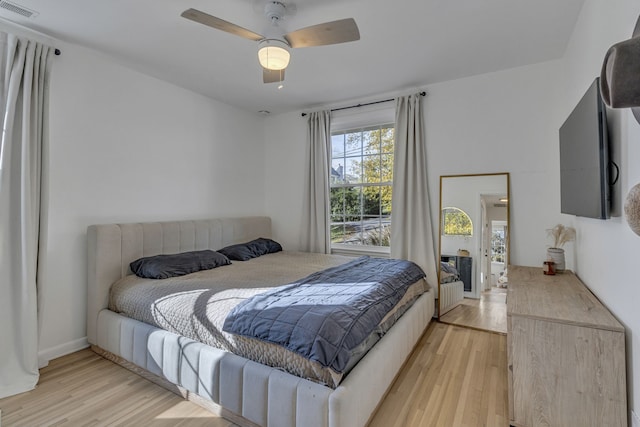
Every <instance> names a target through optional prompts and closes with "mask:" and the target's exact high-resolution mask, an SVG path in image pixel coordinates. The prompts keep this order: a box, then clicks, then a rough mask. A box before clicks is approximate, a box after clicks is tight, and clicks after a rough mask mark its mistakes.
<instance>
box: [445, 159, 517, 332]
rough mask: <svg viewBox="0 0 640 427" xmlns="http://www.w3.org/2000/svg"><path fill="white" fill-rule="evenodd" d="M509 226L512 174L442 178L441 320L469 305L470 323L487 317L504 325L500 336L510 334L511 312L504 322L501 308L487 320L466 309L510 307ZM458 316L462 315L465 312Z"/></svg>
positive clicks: (486, 314) (480, 314)
mask: <svg viewBox="0 0 640 427" xmlns="http://www.w3.org/2000/svg"><path fill="white" fill-rule="evenodd" d="M509 225H510V218H509V174H508V173H506V172H501V173H487V174H476V175H446V176H441V177H440V227H439V228H440V233H439V236H440V239H439V242H440V244H439V259H440V264H439V269H438V282H439V283H438V296H439V298H438V313H439V316H440V319H441V320H442V319H443V316H444V315H446V314H447V313H448V312H450V311H452V310H454V309H455V308H456V307H458V306H459V305H461V304H466V305H465V311H464V317H469V318H476V320H470V321H471V322H480V323H482V322H483V320H482V318H483V316H484V317H487V318H492V319H493V320H492V322H494V323H495V322H497V323H500V324H499V325H497V326H495V328H497V329H498V332H502V329H503V327H504V331H505V332H506V307H504V310H503V311H504V316H503V313H502V312H501V310H502V309H503V308H502V307H500V306H498V308H499V310H498V311H497V312H496V311H493V312H491V313H485V314H484V315H483V314H482V313H476V312H475V309H474V310H473V314H470V313H467V311H470V310H471V309H470V308H468V307H467V306H469V307H476V308H482V307H488V306H490V304H489V302H490V301H494V300H500V299H504V300H505V301H506V286H507V285H506V278H507V276H506V270H507V265H508V264H509ZM485 298H486V301H485ZM485 302H486V303H485ZM467 309H468V310H467ZM456 312H459V313H460V315H461V316H462V314H463V310H462V309H458V310H457V311H456ZM461 316H459V317H461ZM503 318H504V319H503ZM478 319H479V320H478ZM452 323H456V322H452ZM502 323H504V325H502ZM463 326H471V327H476V328H478V329H487V328H488V329H492V328H493V327H494V326H491V327H485V325H482V324H471V325H463Z"/></svg>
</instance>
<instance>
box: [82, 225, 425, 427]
mask: <svg viewBox="0 0 640 427" xmlns="http://www.w3.org/2000/svg"><path fill="white" fill-rule="evenodd" d="M87 234H88V236H87V237H88V309H87V337H88V340H89V343H91V344H92V349H93V350H94V351H95V352H97V353H98V354H101V355H102V356H104V357H106V358H108V359H110V360H113V361H114V362H116V363H119V364H121V365H122V366H124V367H126V368H128V369H131V370H133V371H134V372H136V373H138V374H140V375H142V376H144V377H145V378H148V379H150V380H152V381H154V382H156V383H158V384H160V385H162V386H164V387H165V388H167V389H169V390H171V391H173V392H175V393H177V394H179V395H181V396H183V397H185V398H186V399H189V400H192V401H194V402H196V403H198V404H200V405H202V406H205V407H207V408H208V409H210V410H212V411H214V412H216V413H218V414H220V415H221V416H223V417H225V418H228V419H230V420H231V421H233V422H235V423H236V424H239V425H242V426H256V425H258V426H265V427H276V426H277V427H294V426H305V427H307V426H309V427H358V426H364V425H366V424H367V422H368V421H369V419H370V417H371V415H372V414H373V413H374V412H375V410H376V408H377V406H378V404H379V402H380V401H381V400H382V398H383V397H384V395H385V394H386V391H387V389H388V388H389V387H390V385H391V384H392V382H393V380H394V378H395V376H396V375H397V373H398V372H399V371H400V369H401V368H402V365H403V364H404V362H405V360H406V359H407V358H408V356H409V354H410V353H411V351H412V350H413V347H414V346H415V344H416V342H417V341H418V339H419V338H420V337H421V335H422V334H423V332H424V331H425V329H426V327H427V325H428V324H429V321H430V320H431V317H432V316H433V312H434V296H433V292H432V291H429V292H427V293H425V294H423V295H422V296H421V297H420V298H418V300H417V301H416V303H415V304H414V305H413V306H412V307H411V308H410V309H409V310H408V311H407V312H406V313H405V314H404V315H403V316H402V317H401V318H400V319H399V321H398V322H397V323H396V325H395V326H394V327H393V328H391V330H390V331H389V332H388V333H387V334H386V335H385V336H384V337H383V338H382V339H381V340H380V341H379V342H378V343H377V344H376V345H375V346H374V347H373V348H372V349H371V350H370V351H369V352H368V353H367V355H366V356H365V357H364V358H363V359H362V360H361V361H360V362H359V363H358V365H356V367H355V368H354V369H353V370H352V371H351V372H350V373H349V374H348V375H347V376H346V377H345V379H344V381H342V383H341V384H340V385H339V386H338V387H337V388H336V389H335V390H334V389H331V388H329V387H326V386H323V385H320V384H317V383H314V382H311V381H308V380H305V379H301V378H298V377H296V376H293V375H291V374H288V373H285V372H282V371H280V370H278V369H274V368H271V367H268V366H265V365H261V364H259V363H255V362H253V361H250V360H247V359H244V358H242V357H240V356H236V355H234V354H230V353H227V352H225V351H222V350H219V349H215V348H213V347H210V346H208V345H205V344H202V343H199V342H197V341H193V340H191V339H188V338H185V337H183V336H180V335H176V334H173V333H170V332H167V331H164V330H162V329H158V328H156V327H154V326H151V325H148V324H146V323H142V322H139V321H137V320H133V319H129V318H127V317H124V316H121V315H119V314H117V313H114V312H112V311H110V310H108V309H107V307H108V301H109V288H110V286H111V284H112V283H114V282H115V281H117V280H118V279H120V278H122V277H124V276H126V275H129V274H132V273H131V272H130V270H129V263H130V262H131V261H133V260H135V259H137V258H140V257H143V256H152V255H157V254H163V253H176V252H182V251H191V250H201V249H213V250H216V249H220V248H222V247H224V246H227V245H230V244H235V243H241V242H245V241H248V240H251V239H255V238H258V237H271V220H270V218H268V217H245V218H222V219H211V220H196V221H176V222H155V223H135V224H105V225H92V226H90V227H89V228H88V233H87Z"/></svg>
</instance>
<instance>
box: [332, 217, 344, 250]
mask: <svg viewBox="0 0 640 427" xmlns="http://www.w3.org/2000/svg"><path fill="white" fill-rule="evenodd" d="M344 240H345V229H344V219H343V218H342V216H333V215H332V216H331V243H344Z"/></svg>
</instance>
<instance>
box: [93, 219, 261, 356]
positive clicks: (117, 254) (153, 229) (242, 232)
mask: <svg viewBox="0 0 640 427" xmlns="http://www.w3.org/2000/svg"><path fill="white" fill-rule="evenodd" d="M258 237H271V219H270V218H268V217H262V216H256V217H244V218H218V219H209V220H194V221H173V222H149V223H133V224H101V225H91V226H89V228H88V230H87V243H88V270H87V272H88V289H87V338H88V340H89V342H90V343H92V344H94V343H95V339H96V333H97V331H96V322H97V318H98V313H99V312H100V310H102V309H105V308H107V306H108V305H109V289H110V287H111V285H112V284H113V283H114V282H115V281H117V280H119V279H121V278H122V277H124V276H127V275H129V274H132V273H131V270H130V269H129V264H130V263H131V261H135V260H136V259H138V258H141V257H145V256H153V255H159V254H171V253H178V252H185V251H193V250H202V249H212V250H218V249H221V248H223V247H225V246H228V245H232V244H235V243H242V242H246V241H249V240H252V239H257V238H258Z"/></svg>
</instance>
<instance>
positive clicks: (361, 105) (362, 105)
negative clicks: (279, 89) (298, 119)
mask: <svg viewBox="0 0 640 427" xmlns="http://www.w3.org/2000/svg"><path fill="white" fill-rule="evenodd" d="M426 94H427V92H425V91H422V92H420V96H425V95H426ZM393 100H395V98H389V99H383V100H382V101H373V102H367V103H365V104H357V105H350V106H348V107H340V108H332V109H331V110H330V111H331V112H334V111H340V110H348V109H350V108H358V107H366V106H367V105H375V104H382V103H383V102H391V101H393ZM306 115H307V113H302V114H301V116H302V117H304V116H306Z"/></svg>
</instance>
